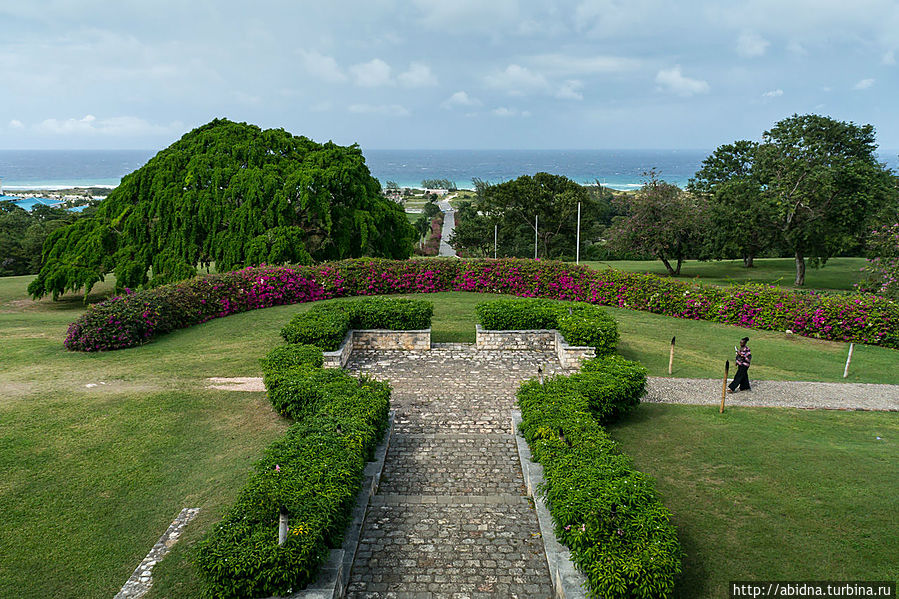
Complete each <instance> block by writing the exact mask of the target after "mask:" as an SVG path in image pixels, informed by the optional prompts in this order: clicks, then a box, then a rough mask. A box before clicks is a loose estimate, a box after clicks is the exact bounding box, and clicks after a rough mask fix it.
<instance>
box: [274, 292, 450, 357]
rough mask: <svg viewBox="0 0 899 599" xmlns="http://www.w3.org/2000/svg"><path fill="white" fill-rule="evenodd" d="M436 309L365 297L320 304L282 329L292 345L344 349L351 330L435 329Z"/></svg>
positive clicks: (419, 303) (412, 302) (417, 302)
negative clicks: (433, 327)
mask: <svg viewBox="0 0 899 599" xmlns="http://www.w3.org/2000/svg"><path fill="white" fill-rule="evenodd" d="M433 313H434V305H433V304H432V303H431V302H428V301H425V300H416V299H407V298H397V297H363V298H360V299H357V300H354V301H351V302H340V303H333V302H329V303H323V304H316V305H314V306H313V307H312V308H310V309H309V310H307V311H306V312H303V313H301V314H297V315H296V316H294V317H293V319H291V321H290V322H289V323H288V324H287V326H285V327H284V328H283V329H281V336H282V337H284V339H285V340H286V341H287V342H288V343H302V344H310V345H317V346H319V347H321V348H322V349H323V350H324V351H335V350H337V349H338V348H339V347H340V344H341V342H343V339H344V337H346V334H347V331H349V330H350V329H390V330H394V331H399V330H416V329H427V328H429V327H430V326H431V316H432V315H433Z"/></svg>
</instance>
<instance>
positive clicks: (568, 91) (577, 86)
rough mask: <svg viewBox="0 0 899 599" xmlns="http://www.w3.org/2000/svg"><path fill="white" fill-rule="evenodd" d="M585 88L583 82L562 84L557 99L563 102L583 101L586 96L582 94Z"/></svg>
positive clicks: (573, 81)
mask: <svg viewBox="0 0 899 599" xmlns="http://www.w3.org/2000/svg"><path fill="white" fill-rule="evenodd" d="M583 88H584V82H583V81H579V80H577V79H571V80H569V81H566V82H565V83H563V84H562V87H560V88H559V91H557V92H556V97H557V98H559V99H561V100H583V99H584V94H582V93H581V90H582V89H583Z"/></svg>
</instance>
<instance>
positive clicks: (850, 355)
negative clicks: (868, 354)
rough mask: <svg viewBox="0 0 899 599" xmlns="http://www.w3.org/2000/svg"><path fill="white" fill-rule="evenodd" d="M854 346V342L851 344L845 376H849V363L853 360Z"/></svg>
mask: <svg viewBox="0 0 899 599" xmlns="http://www.w3.org/2000/svg"><path fill="white" fill-rule="evenodd" d="M854 347H855V344H854V343H850V344H849V356H847V357H846V368H844V369H843V378H846V377H847V376H849V363H850V362H852V349H853V348H854Z"/></svg>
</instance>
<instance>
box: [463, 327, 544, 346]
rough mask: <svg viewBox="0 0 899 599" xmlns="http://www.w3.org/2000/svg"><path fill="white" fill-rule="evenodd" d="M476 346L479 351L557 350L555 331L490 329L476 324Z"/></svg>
mask: <svg viewBox="0 0 899 599" xmlns="http://www.w3.org/2000/svg"><path fill="white" fill-rule="evenodd" d="M475 348H476V349H478V350H479V351H480V350H500V351H556V337H555V331H551V330H520V331H490V330H487V329H484V328H481V325H476V326H475Z"/></svg>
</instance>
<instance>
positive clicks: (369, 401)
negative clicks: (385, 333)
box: [194, 345, 390, 599]
mask: <svg viewBox="0 0 899 599" xmlns="http://www.w3.org/2000/svg"><path fill="white" fill-rule="evenodd" d="M322 361H323V356H322V350H321V348H320V347H315V346H312V345H288V346H282V347H276V348H275V349H273V350H272V351H271V352H269V354H268V355H267V356H266V357H265V358H263V359H262V360H261V365H262V370H263V373H264V375H265V378H264V380H265V385H266V388H267V389H268V393H269V399H270V400H271V401H272V404H273V405H274V407H275V409H276V410H277V411H278V413H280V414H281V415H283V416H288V417H290V418H293V419H294V421H295V424H293V425H292V426H291V427H290V428H289V429H288V430H287V433H286V434H285V435H284V437H282V438H281V439H280V440H278V441H275V442H274V443H272V444H271V445H270V446H269V447H268V449H266V451H265V454H264V456H263V457H262V459H261V460H260V461H259V462H257V463H256V465H255V472H254V474H253V475H252V476H251V478H250V480H249V482H248V483H247V485H246V486H245V487H244V488H243V490H242V491H241V492H240V494H239V496H238V499H237V501H236V502H235V503H234V505H233V506H232V507H231V508H230V509H229V510H228V512H227V514H226V515H225V517H224V519H223V520H222V522H221V523H220V524H218V525H217V526H216V527H215V528H214V529H213V530H212V531H211V532H210V533H209V534H208V535H207V536H206V537H205V538H204V539H203V540H202V541H201V542H200V543H199V544H198V547H197V549H196V553H195V556H194V563H195V565H196V567H197V570H198V572H199V574H200V578H201V579H202V580H203V582H204V583H205V586H206V591H207V593H208V595H210V596H213V597H220V598H225V599H230V598H235V599H236V598H239V597H264V596H269V595H287V594H289V593H290V592H292V591H294V590H299V589H301V588H303V587H304V586H305V585H307V584H308V583H310V582H312V581H313V580H314V579H315V576H316V575H317V573H318V570H319V567H320V566H321V564H322V563H323V562H324V561H325V559H327V557H328V554H329V551H330V549H332V548H335V547H339V546H340V544H341V543H342V541H343V533H344V530H345V528H346V526H347V524H348V523H349V520H350V517H351V515H352V511H353V508H354V506H355V501H356V496H357V495H358V493H359V489H360V488H361V484H362V480H363V476H364V470H365V462H366V461H367V460H369V459H371V458H372V457H373V455H374V450H375V447H376V446H377V444H378V441H379V440H380V439H381V437H383V435H384V432H385V430H386V427H387V421H388V411H389V408H390V386H389V385H388V384H387V383H382V382H378V381H375V380H373V379H369V378H367V377H362V378H360V379H356V378H354V377H352V376H350V375H349V374H347V373H346V372H345V371H343V370H340V369H323V368H321V366H322ZM282 508H283V509H285V510H286V511H287V513H288V514H289V521H288V525H289V531H288V535H287V540H286V541H285V542H284V544H283V545H280V546H279V545H278V519H279V514H280V511H281V509H282Z"/></svg>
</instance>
